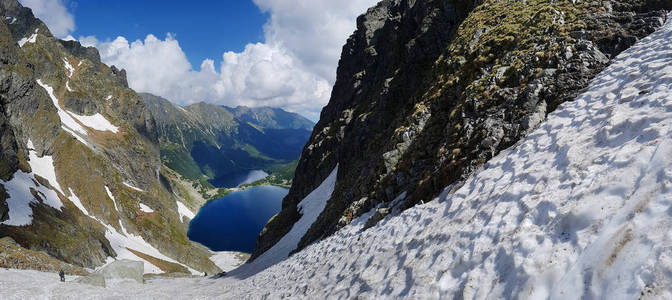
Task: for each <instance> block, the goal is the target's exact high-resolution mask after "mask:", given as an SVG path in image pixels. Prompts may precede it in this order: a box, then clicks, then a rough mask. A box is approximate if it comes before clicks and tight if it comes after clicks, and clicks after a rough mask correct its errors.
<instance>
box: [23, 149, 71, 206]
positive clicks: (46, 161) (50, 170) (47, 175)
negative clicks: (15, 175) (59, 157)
mask: <svg viewBox="0 0 672 300" xmlns="http://www.w3.org/2000/svg"><path fill="white" fill-rule="evenodd" d="M27 146H28V159H29V161H28V164H29V165H30V169H31V170H32V171H33V174H35V175H38V176H40V177H42V178H44V179H46V180H47V181H49V184H50V185H51V186H52V187H54V188H55V189H56V190H57V191H59V192H61V194H64V195H65V193H63V189H61V185H60V184H58V180H57V179H56V168H55V167H54V159H53V158H52V157H51V156H49V155H45V156H42V157H38V156H37V152H35V150H34V149H33V142H32V141H31V140H28V145H27ZM58 202H59V203H60V201H58ZM57 206H58V208H60V207H61V206H63V204H62V203H60V205H57ZM54 208H57V207H54Z"/></svg>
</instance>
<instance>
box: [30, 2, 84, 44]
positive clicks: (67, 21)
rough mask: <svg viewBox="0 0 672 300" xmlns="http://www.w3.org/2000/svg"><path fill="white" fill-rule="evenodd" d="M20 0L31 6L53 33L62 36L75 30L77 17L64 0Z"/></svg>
mask: <svg viewBox="0 0 672 300" xmlns="http://www.w3.org/2000/svg"><path fill="white" fill-rule="evenodd" d="M19 2H21V4H22V5H23V6H26V7H29V8H30V9H31V10H32V11H33V14H34V15H35V16H36V17H38V18H39V19H40V20H42V21H43V22H44V23H45V24H47V27H49V30H50V31H51V33H52V34H53V35H55V36H57V37H60V38H62V37H66V36H68V35H69V34H70V33H71V32H72V31H74V30H75V18H74V17H73V16H72V14H71V13H70V12H69V11H68V9H67V8H66V7H65V3H63V1H62V0H19Z"/></svg>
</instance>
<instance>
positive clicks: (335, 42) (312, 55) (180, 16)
mask: <svg viewBox="0 0 672 300" xmlns="http://www.w3.org/2000/svg"><path fill="white" fill-rule="evenodd" d="M19 1H20V2H21V3H22V4H23V5H24V6H27V7H30V8H31V9H32V10H33V12H34V13H35V15H36V16H37V17H38V18H40V19H42V20H43V21H44V22H45V23H46V24H47V26H48V27H49V29H50V30H51V32H52V33H53V34H54V35H55V36H57V37H59V38H64V39H75V40H78V41H80V42H81V43H82V44H83V45H85V46H93V47H96V48H98V50H99V52H100V56H101V59H102V61H103V62H104V63H106V64H108V65H114V66H117V67H119V68H123V69H125V70H126V73H127V77H128V83H129V86H130V87H131V88H133V89H134V90H136V91H138V92H148V93H152V94H155V95H158V96H161V97H164V98H166V99H168V100H170V101H172V102H174V103H176V104H179V105H189V104H193V103H197V102H207V103H212V104H217V105H227V106H238V105H244V106H251V107H256V106H271V107H279V108H283V109H285V110H288V111H292V112H297V113H300V114H302V115H304V116H306V117H308V118H310V119H312V120H314V121H316V120H317V119H318V118H319V115H320V111H321V110H322V107H323V106H324V105H326V104H327V103H328V101H329V98H330V95H331V88H332V86H333V84H334V81H335V78H336V68H337V66H338V60H339V58H340V53H341V49H342V47H343V44H345V42H346V40H347V38H348V36H350V34H352V32H353V31H354V30H355V27H356V22H355V21H356V18H357V16H359V15H360V14H362V13H364V12H365V11H366V10H367V9H368V8H369V7H371V6H373V5H374V4H376V3H377V2H378V1H379V0H238V1H234V0H216V1H171V0H166V1H159V0H134V1H130V0H19Z"/></svg>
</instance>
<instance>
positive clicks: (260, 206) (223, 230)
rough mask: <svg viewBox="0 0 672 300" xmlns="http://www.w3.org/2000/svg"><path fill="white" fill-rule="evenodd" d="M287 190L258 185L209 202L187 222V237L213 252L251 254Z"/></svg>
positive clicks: (280, 204) (280, 205) (278, 208)
mask: <svg viewBox="0 0 672 300" xmlns="http://www.w3.org/2000/svg"><path fill="white" fill-rule="evenodd" d="M287 192H288V190H287V189H284V188H281V187H276V186H259V187H254V188H250V189H246V190H243V191H238V192H234V193H231V194H228V195H226V196H225V197H224V198H221V199H217V200H213V201H210V202H208V203H207V204H206V205H204V206H203V207H202V208H201V210H200V211H199V212H198V214H197V215H196V217H195V218H194V219H193V220H192V221H191V224H190V225H189V231H188V233H187V236H188V237H189V239H191V240H192V241H195V242H199V243H201V244H203V245H205V246H207V247H208V248H210V250H213V251H240V252H247V253H251V252H252V251H253V250H254V247H255V246H256V243H257V235H259V232H261V229H263V228H264V225H266V222H268V220H269V219H270V218H271V217H273V216H274V215H275V214H276V213H278V212H279V211H280V208H281V207H282V198H284V197H285V195H287Z"/></svg>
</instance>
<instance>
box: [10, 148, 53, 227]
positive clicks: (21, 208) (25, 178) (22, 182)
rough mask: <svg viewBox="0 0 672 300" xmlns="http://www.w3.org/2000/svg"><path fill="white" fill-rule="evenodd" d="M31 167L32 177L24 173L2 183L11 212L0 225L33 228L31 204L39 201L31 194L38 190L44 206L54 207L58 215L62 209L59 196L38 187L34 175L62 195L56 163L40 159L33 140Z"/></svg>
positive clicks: (49, 190) (30, 174)
mask: <svg viewBox="0 0 672 300" xmlns="http://www.w3.org/2000/svg"><path fill="white" fill-rule="evenodd" d="M26 146H27V148H28V158H29V159H30V161H29V162H28V164H29V165H30V168H31V169H32V173H25V172H23V171H21V170H19V171H17V172H16V173H14V175H13V178H12V179H11V180H9V181H7V182H5V181H1V180H0V183H2V185H3V186H4V187H5V189H6V190H7V194H9V198H8V199H7V206H8V208H9V212H8V215H9V219H8V220H6V221H4V222H2V223H0V224H5V225H9V226H24V225H30V224H31V223H32V221H33V209H32V208H31V207H30V204H31V203H33V204H36V203H37V200H35V198H34V197H33V195H32V193H31V192H30V190H31V189H33V190H35V191H36V192H37V194H38V195H40V198H41V200H42V203H44V204H46V205H48V206H51V207H53V208H55V209H57V210H59V211H61V208H62V207H63V202H61V200H60V199H59V198H58V194H56V192H54V191H53V190H51V189H49V188H47V187H45V186H42V185H41V184H39V182H38V181H37V179H35V175H38V176H40V177H42V178H44V179H46V180H47V181H48V182H49V184H50V185H51V186H52V187H53V188H55V189H57V190H58V191H59V192H61V194H63V191H62V190H61V186H60V185H59V184H58V181H56V170H55V169H54V161H53V159H52V158H51V156H46V155H45V156H43V157H37V153H36V152H35V150H34V145H33V142H32V141H31V140H28V143H27V145H26Z"/></svg>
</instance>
